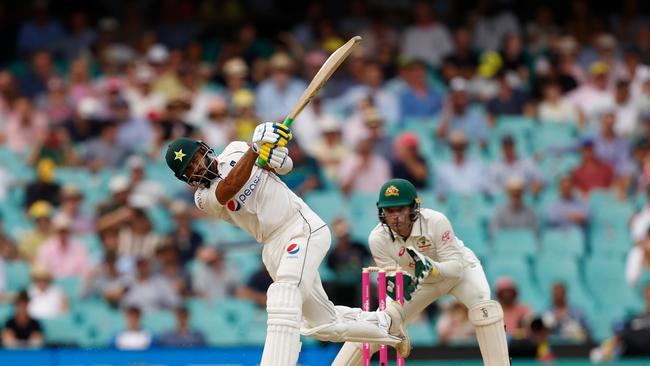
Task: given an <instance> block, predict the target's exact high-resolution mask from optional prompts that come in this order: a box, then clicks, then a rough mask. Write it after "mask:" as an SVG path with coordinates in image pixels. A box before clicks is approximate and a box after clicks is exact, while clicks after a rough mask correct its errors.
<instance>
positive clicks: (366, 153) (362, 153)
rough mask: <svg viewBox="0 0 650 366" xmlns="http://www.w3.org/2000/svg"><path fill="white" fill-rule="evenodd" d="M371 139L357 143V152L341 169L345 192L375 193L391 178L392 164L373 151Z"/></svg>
mask: <svg viewBox="0 0 650 366" xmlns="http://www.w3.org/2000/svg"><path fill="white" fill-rule="evenodd" d="M372 148H373V145H372V142H371V140H370V139H365V140H362V141H361V142H359V145H357V151H356V153H355V154H354V155H353V156H352V157H351V158H350V159H349V160H347V161H345V162H344V163H343V164H342V165H341V168H340V170H339V177H338V180H339V184H340V185H341V191H342V192H343V193H344V194H350V193H374V192H377V190H379V188H380V187H381V185H382V184H383V182H385V181H387V180H388V179H389V178H390V165H389V164H388V161H386V159H384V158H383V157H381V156H379V155H376V154H374V153H373V151H372Z"/></svg>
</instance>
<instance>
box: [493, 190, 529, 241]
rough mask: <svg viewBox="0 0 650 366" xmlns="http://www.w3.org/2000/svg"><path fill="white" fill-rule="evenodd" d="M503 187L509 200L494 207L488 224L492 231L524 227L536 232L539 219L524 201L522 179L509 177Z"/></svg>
mask: <svg viewBox="0 0 650 366" xmlns="http://www.w3.org/2000/svg"><path fill="white" fill-rule="evenodd" d="M505 188H506V190H507V192H508V199H509V202H508V203H507V204H505V205H503V206H501V207H499V208H497V209H496V211H495V213H494V216H493V217H492V222H491V225H490V228H491V230H492V233H493V234H494V233H496V232H497V231H499V230H504V229H506V230H509V229H526V230H530V231H532V232H535V233H537V232H538V230H539V219H538V217H537V213H536V212H535V210H534V209H533V208H531V207H530V206H528V205H527V204H525V203H524V198H523V195H524V192H525V190H526V187H525V185H524V181H523V180H522V179H521V178H519V177H511V178H509V179H508V182H507V183H506V187H505Z"/></svg>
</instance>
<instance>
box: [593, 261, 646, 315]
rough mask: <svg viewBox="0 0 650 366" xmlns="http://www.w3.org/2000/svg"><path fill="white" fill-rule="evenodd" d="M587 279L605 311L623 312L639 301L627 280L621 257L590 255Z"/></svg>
mask: <svg viewBox="0 0 650 366" xmlns="http://www.w3.org/2000/svg"><path fill="white" fill-rule="evenodd" d="M585 280H586V282H587V286H588V287H589V289H590V290H591V293H592V294H593V295H594V297H595V298H596V300H597V303H598V304H599V306H600V307H601V309H602V310H604V311H611V312H617V313H618V312H620V313H623V312H624V311H625V310H626V308H627V307H629V306H634V305H636V303H637V301H636V298H635V296H636V295H635V294H634V291H633V290H632V288H631V287H630V286H629V285H628V284H627V282H626V281H625V265H624V262H623V260H621V259H616V258H612V257H610V258H605V257H590V258H589V259H588V260H587V261H586V262H585Z"/></svg>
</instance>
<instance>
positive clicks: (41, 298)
mask: <svg viewBox="0 0 650 366" xmlns="http://www.w3.org/2000/svg"><path fill="white" fill-rule="evenodd" d="M28 294H29V298H30V301H29V306H28V310H29V315H30V316H31V317H32V318H35V319H38V320H42V319H52V318H56V317H57V316H59V315H62V314H64V313H66V312H68V309H69V305H68V299H67V298H66V296H65V293H64V292H63V290H62V289H61V288H60V287H58V286H56V285H53V284H52V277H51V276H50V273H49V272H48V271H47V269H46V268H45V267H44V266H42V265H40V264H35V265H33V266H32V284H31V285H30V287H29V290H28Z"/></svg>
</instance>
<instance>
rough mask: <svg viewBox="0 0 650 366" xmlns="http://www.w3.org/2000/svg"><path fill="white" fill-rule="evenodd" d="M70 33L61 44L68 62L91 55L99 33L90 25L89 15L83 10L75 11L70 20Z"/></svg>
mask: <svg viewBox="0 0 650 366" xmlns="http://www.w3.org/2000/svg"><path fill="white" fill-rule="evenodd" d="M69 23H70V32H69V33H68V34H67V35H66V36H65V39H64V40H63V42H62V44H61V48H62V51H63V53H64V54H65V56H66V58H67V59H68V60H73V59H75V58H78V57H80V56H82V55H85V54H89V53H90V51H91V50H90V48H91V47H92V45H93V43H94V42H95V39H96V38H97V33H96V32H95V30H93V29H92V28H91V27H90V25H89V24H88V14H86V13H85V12H84V11H82V10H77V11H74V12H73V13H72V14H70V18H69Z"/></svg>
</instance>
